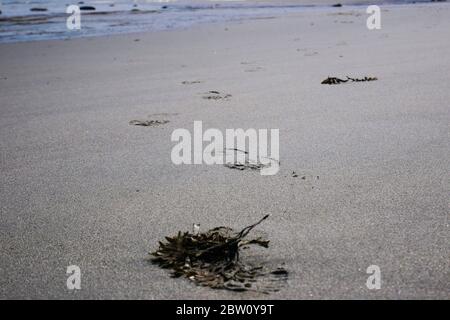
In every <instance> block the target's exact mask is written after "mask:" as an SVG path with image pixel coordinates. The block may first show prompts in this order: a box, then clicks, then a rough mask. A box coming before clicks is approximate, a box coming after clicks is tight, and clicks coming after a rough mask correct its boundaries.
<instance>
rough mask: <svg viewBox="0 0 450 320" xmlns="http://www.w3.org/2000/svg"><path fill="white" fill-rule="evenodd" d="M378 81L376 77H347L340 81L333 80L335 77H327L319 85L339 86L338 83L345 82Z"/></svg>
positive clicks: (338, 79)
mask: <svg viewBox="0 0 450 320" xmlns="http://www.w3.org/2000/svg"><path fill="white" fill-rule="evenodd" d="M375 80H378V78H376V77H364V78H360V79H358V78H350V77H348V76H347V79H345V80H344V79H340V78H335V77H328V78H326V79H325V80H323V81H322V82H321V83H322V84H340V83H345V82H348V81H350V82H364V81H375Z"/></svg>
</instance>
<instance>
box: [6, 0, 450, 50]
mask: <svg viewBox="0 0 450 320" xmlns="http://www.w3.org/2000/svg"><path fill="white" fill-rule="evenodd" d="M439 4H446V2H428V1H424V2H420V1H419V2H411V3H409V2H408V3H389V2H387V3H381V4H379V5H380V6H381V7H383V8H384V7H386V8H388V7H390V6H405V5H406V6H415V5H426V6H427V5H439ZM365 6H366V4H362V3H361V4H344V5H343V6H342V7H335V6H334V5H332V4H328V5H309V4H300V5H280V4H278V5H272V6H256V7H251V4H248V5H246V6H236V5H234V6H230V7H226V6H224V7H219V8H214V6H213V4H212V8H214V10H212V11H211V10H210V11H211V13H209V14H210V15H211V14H213V16H212V18H211V17H210V18H208V19H206V20H205V19H204V18H200V17H201V11H205V10H206V11H208V10H209V9H211V8H210V7H206V8H204V9H202V10H200V14H199V15H198V17H197V14H195V15H192V16H191V17H189V15H190V14H192V12H195V10H193V11H192V12H191V13H189V11H190V10H191V9H190V10H188V11H187V12H184V13H181V12H177V13H176V15H173V16H171V15H172V13H170V12H169V11H167V10H164V9H159V10H146V11H140V12H138V13H136V12H132V11H131V10H128V11H111V12H102V11H86V12H82V13H81V14H82V17H83V19H82V20H81V21H82V26H83V25H86V24H87V26H88V29H87V31H86V29H84V28H83V27H82V28H81V30H72V31H70V30H67V29H66V28H65V24H66V19H67V17H68V15H67V14H65V13H51V14H43V13H37V14H30V15H23V16H5V15H3V16H0V25H2V24H3V29H4V30H3V32H4V33H5V35H2V33H0V43H16V42H28V41H42V40H67V39H77V38H89V37H102V36H111V35H119V34H133V33H141V32H159V31H166V30H183V29H188V28H191V27H193V26H196V25H202V24H214V23H230V22H237V23H239V22H242V21H246V20H253V19H264V18H273V17H275V18H280V17H283V16H285V15H293V14H300V13H302V12H308V11H318V10H319V11H320V10H351V9H353V10H358V9H361V8H362V7H365ZM229 8H231V9H232V10H234V11H233V12H231V13H230V12H227V13H226V14H225V15H221V14H220V12H223V11H227V10H229ZM249 9H252V10H255V12H253V13H248V12H246V13H245V14H244V15H243V16H242V14H243V12H245V11H248V10H249ZM258 10H260V11H261V12H257V11H258ZM284 10H287V11H284ZM180 14H182V15H180ZM183 15H187V16H188V17H189V18H188V19H187V20H186V18H183ZM149 18H151V19H150V20H149ZM180 18H182V19H181V20H186V21H188V22H181V23H180V22H177V21H179V20H180ZM96 19H97V20H96ZM152 19H153V20H152ZM202 19H203V20H202ZM158 21H159V22H158ZM106 24H109V26H108V27H105V25H106ZM57 26H58V27H57ZM28 28H34V29H35V30H33V31H30V30H29V29H28Z"/></svg>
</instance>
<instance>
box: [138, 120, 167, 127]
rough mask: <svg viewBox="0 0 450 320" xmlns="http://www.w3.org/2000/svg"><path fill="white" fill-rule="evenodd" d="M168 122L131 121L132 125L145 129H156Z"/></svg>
mask: <svg viewBox="0 0 450 320" xmlns="http://www.w3.org/2000/svg"><path fill="white" fill-rule="evenodd" d="M168 122H169V120H131V121H130V125H134V126H143V127H156V126H159V125H162V124H165V123H168Z"/></svg>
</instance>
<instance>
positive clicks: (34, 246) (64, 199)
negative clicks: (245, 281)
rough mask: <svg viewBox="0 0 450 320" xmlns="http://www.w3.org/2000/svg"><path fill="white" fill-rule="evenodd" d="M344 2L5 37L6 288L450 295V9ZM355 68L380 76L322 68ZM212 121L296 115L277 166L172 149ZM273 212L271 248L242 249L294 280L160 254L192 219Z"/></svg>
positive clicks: (1, 285)
mask: <svg viewBox="0 0 450 320" xmlns="http://www.w3.org/2000/svg"><path fill="white" fill-rule="evenodd" d="M361 11H362V10H361ZM345 12H346V14H339V13H338V12H332V11H330V12H319V11H314V12H308V13H298V14H295V15H293V16H283V17H280V18H278V19H265V20H263V19H257V20H252V21H249V20H247V21H243V22H241V23H223V24H222V23H220V24H207V25H206V24H205V25H197V26H195V27H193V28H189V29H186V30H170V31H167V32H143V33H139V34H131V35H130V34H127V35H114V36H106V37H98V38H82V39H73V40H71V41H60V40H56V41H55V40H50V41H34V42H21V43H8V44H0V111H1V114H2V117H0V137H1V139H0V150H1V155H2V157H1V162H0V163H1V166H0V170H1V175H2V185H1V192H0V203H1V206H0V226H1V228H2V232H1V233H0V247H1V248H2V259H1V260H0V270H2V277H1V278H0V298H2V299H448V297H449V292H450V283H449V281H448V279H449V270H450V261H449V260H448V257H449V253H450V252H449V247H448V243H450V233H449V232H448V231H449V227H450V226H449V216H450V215H449V207H448V193H449V190H450V182H449V180H448V173H449V171H448V168H450V144H449V132H450V124H449V121H448V119H449V118H450V109H449V108H448V105H449V101H450V92H449V90H448V83H449V81H448V80H449V79H448V77H449V76H448V75H449V74H450V43H449V41H448V40H447V39H450V38H449V32H450V19H448V17H449V16H450V7H449V6H448V5H446V4H442V5H432V6H428V5H426V6H423V7H418V6H401V7H400V6H394V7H390V8H388V9H385V10H384V11H383V12H382V29H381V30H368V29H367V27H366V19H367V18H366V15H365V14H364V11H362V12H356V11H355V10H346V11H345ZM137 39H139V41H135V40H137ZM346 76H349V77H354V78H362V77H364V76H371V77H377V78H378V80H377V81H372V82H354V83H346V84H339V85H324V84H321V82H322V81H323V80H324V79H326V78H327V77H343V78H345V77H346ZM212 91H217V92H220V94H223V96H224V97H226V99H217V100H216V99H205V98H203V97H204V96H205V94H207V93H211V92H212ZM133 120H140V121H146V120H147V121H152V120H153V121H157V123H158V124H159V125H158V126H155V127H142V126H135V125H130V121H133ZM196 120H201V121H202V123H203V125H204V128H217V129H219V130H221V131H222V132H225V130H226V129H227V128H243V129H247V128H255V129H272V128H273V129H279V140H280V170H279V172H278V173H277V174H276V175H274V176H261V175H260V174H259V172H257V171H252V170H243V171H240V170H232V169H230V168H227V167H224V166H221V165H175V164H173V163H172V161H171V156H170V155H171V150H172V148H173V146H174V144H175V143H174V142H172V141H171V134H172V132H173V131H174V130H176V129H178V128H192V126H193V123H194V121H196ZM292 172H296V176H294V175H293V174H292ZM266 214H270V215H271V216H270V219H267V221H265V222H264V224H261V225H260V226H258V232H262V233H263V234H265V235H267V237H268V239H269V240H270V246H269V248H267V249H260V250H259V249H258V250H256V251H252V250H250V251H244V252H243V254H242V256H241V258H242V259H247V258H248V259H256V260H257V261H262V262H263V263H264V264H266V265H268V266H272V265H274V266H276V265H280V264H283V267H284V268H285V269H286V270H287V271H288V279H287V285H286V286H285V287H283V288H281V290H280V291H279V292H277V293H274V294H270V295H259V294H257V293H251V292H244V293H236V292H230V291H224V290H211V289H209V288H203V287H198V286H195V285H193V284H192V283H191V282H189V281H188V280H184V279H173V278H170V276H169V274H168V272H166V271H165V270H161V269H160V268H158V267H157V266H154V265H152V264H149V263H148V262H147V260H146V259H147V257H148V253H149V252H151V251H154V250H155V249H156V248H157V246H158V241H160V240H161V239H164V237H165V236H172V235H175V234H177V232H178V231H189V230H191V229H192V225H193V223H198V224H200V225H201V230H202V231H204V230H208V229H211V228H214V227H217V226H229V227H232V228H233V229H235V230H239V229H241V227H242V226H245V225H250V224H251V223H254V222H255V221H256V220H257V219H259V218H261V217H262V216H264V215H266ZM70 265H77V266H79V267H80V270H81V279H82V280H81V290H78V291H77V292H73V291H69V290H68V289H67V287H66V281H67V274H66V268H67V266H70ZM371 265H377V266H379V267H380V270H381V277H382V287H381V289H380V290H369V289H368V288H367V287H366V281H367V278H368V276H369V275H368V274H367V273H366V270H367V268H368V267H369V266H371Z"/></svg>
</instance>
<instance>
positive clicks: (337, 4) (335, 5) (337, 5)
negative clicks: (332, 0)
mask: <svg viewBox="0 0 450 320" xmlns="http://www.w3.org/2000/svg"><path fill="white" fill-rule="evenodd" d="M332 7H335V8H340V7H342V4H340V3H336V4H333V5H332Z"/></svg>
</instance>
